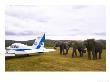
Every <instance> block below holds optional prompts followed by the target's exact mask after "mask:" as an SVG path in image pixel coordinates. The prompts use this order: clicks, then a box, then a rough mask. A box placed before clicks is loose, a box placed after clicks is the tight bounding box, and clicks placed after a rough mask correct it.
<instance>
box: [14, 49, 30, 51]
mask: <svg viewBox="0 0 110 82" xmlns="http://www.w3.org/2000/svg"><path fill="white" fill-rule="evenodd" d="M13 50H15V51H25V50H31V49H13Z"/></svg>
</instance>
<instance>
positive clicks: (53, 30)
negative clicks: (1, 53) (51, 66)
mask: <svg viewBox="0 0 110 82" xmlns="http://www.w3.org/2000/svg"><path fill="white" fill-rule="evenodd" d="M105 18H106V17H105V6H103V5H48V6H43V5H42V6H37V5H9V6H6V10H5V35H6V37H5V39H8V40H9V39H11V40H12V39H13V40H25V39H26V40H28V39H31V38H32V39H33V38H35V37H36V36H37V35H38V34H40V33H42V32H43V33H45V34H46V39H52V40H84V39H88V38H94V39H106V25H105V23H106V22H105ZM18 37H19V38H18Z"/></svg>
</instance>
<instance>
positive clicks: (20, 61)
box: [5, 49, 106, 72]
mask: <svg viewBox="0 0 110 82" xmlns="http://www.w3.org/2000/svg"><path fill="white" fill-rule="evenodd" d="M71 53H72V51H71V50H69V55H68V56H65V55H60V54H59V50H58V49H57V51H55V52H49V53H43V54H42V53H41V54H34V55H31V56H29V57H26V56H25V57H24V56H23V57H22V56H21V57H14V58H8V59H5V70H6V71H104V72H105V71H106V50H103V53H102V59H98V60H88V59H87V53H85V54H84V57H79V56H78V57H75V58H72V57H71Z"/></svg>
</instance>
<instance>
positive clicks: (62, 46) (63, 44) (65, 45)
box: [55, 41, 70, 55]
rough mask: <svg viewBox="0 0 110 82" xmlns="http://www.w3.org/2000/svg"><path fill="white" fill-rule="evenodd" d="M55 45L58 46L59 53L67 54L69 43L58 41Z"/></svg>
mask: <svg viewBox="0 0 110 82" xmlns="http://www.w3.org/2000/svg"><path fill="white" fill-rule="evenodd" d="M55 47H60V54H63V55H64V54H65V55H67V54H68V50H69V48H70V45H69V43H68V42H63V41H62V42H58V43H56V45H55ZM65 50H66V53H65Z"/></svg>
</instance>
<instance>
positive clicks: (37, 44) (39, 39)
mask: <svg viewBox="0 0 110 82" xmlns="http://www.w3.org/2000/svg"><path fill="white" fill-rule="evenodd" d="M44 41H45V34H43V35H42V36H40V37H37V38H36V39H35V41H34V44H33V47H34V48H36V49H40V48H43V47H44Z"/></svg>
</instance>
